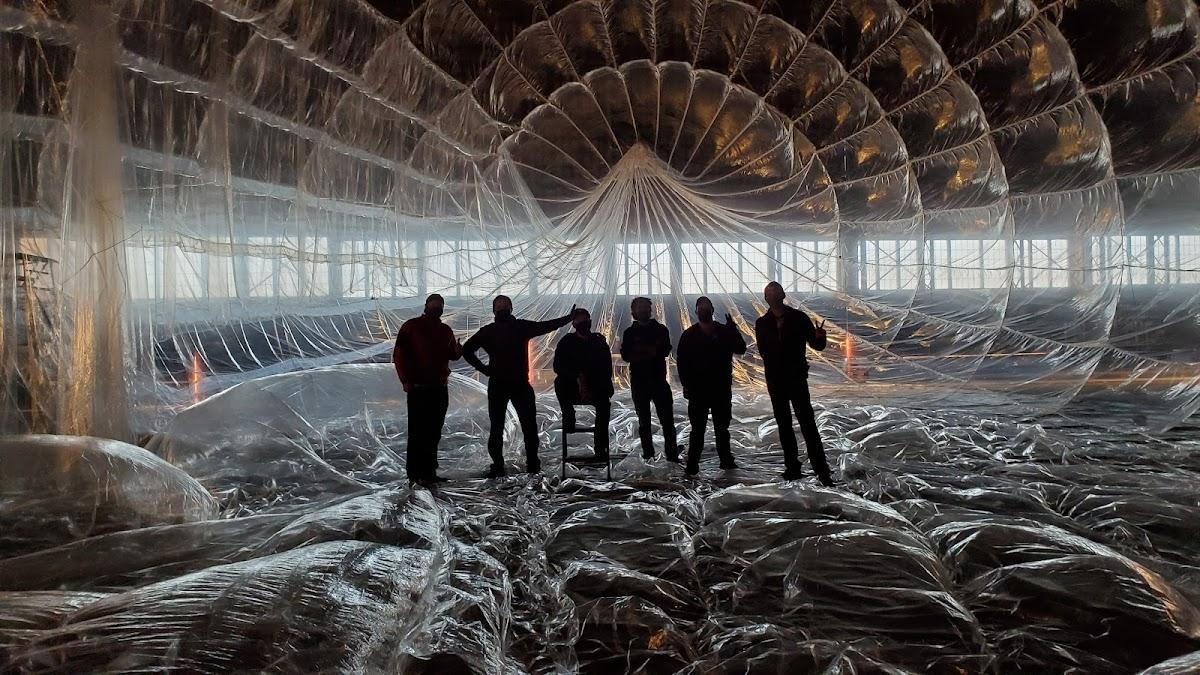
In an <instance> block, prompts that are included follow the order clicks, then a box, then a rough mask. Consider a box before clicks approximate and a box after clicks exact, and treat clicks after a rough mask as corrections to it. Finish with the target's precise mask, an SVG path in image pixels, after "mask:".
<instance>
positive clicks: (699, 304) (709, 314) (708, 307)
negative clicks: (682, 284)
mask: <svg viewBox="0 0 1200 675" xmlns="http://www.w3.org/2000/svg"><path fill="white" fill-rule="evenodd" d="M714 311H715V310H714V309H713V304H712V300H709V299H708V297H707V296H704V295H702V296H700V297H699V298H696V316H698V317H700V320H701V321H712V318H713V312H714Z"/></svg>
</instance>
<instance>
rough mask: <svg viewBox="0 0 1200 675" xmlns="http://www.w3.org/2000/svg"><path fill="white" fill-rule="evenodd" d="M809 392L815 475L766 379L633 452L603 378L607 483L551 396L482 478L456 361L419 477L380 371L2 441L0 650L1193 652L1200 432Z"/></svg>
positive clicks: (20, 661) (15, 668)
mask: <svg viewBox="0 0 1200 675" xmlns="http://www.w3.org/2000/svg"><path fill="white" fill-rule="evenodd" d="M816 398H817V400H818V404H817V405H818V421H819V423H820V427H821V430H822V435H823V437H824V438H825V439H826V442H827V445H828V452H829V455H830V461H831V463H832V464H833V466H834V472H835V476H836V477H838V478H839V480H840V483H841V484H840V485H839V486H838V487H837V488H834V489H827V488H823V487H821V486H820V485H819V484H818V483H817V482H816V480H815V478H813V477H812V476H811V475H809V476H808V477H806V478H805V479H803V480H799V481H792V482H783V481H782V479H781V476H780V474H781V471H782V458H781V454H780V450H779V446H778V440H777V434H776V430H775V426H774V422H773V420H772V419H771V417H770V415H769V407H768V406H767V404H766V400H765V398H764V397H761V396H757V395H755V396H739V397H738V399H737V400H736V401H735V409H734V418H735V419H734V424H733V442H734V448H735V454H736V456H737V461H738V464H739V467H738V468H737V469H736V470H731V471H722V470H720V469H718V467H717V466H716V464H717V460H716V456H715V452H714V451H713V450H712V442H711V437H710V440H709V444H708V449H707V450H706V454H705V459H704V462H703V463H702V470H701V475H700V476H699V477H697V478H689V477H686V476H684V474H683V470H682V467H681V466H679V465H676V464H669V463H667V462H665V461H664V460H663V459H662V458H661V438H659V450H660V457H659V459H657V460H654V461H651V462H648V463H647V462H644V461H643V460H642V459H641V457H640V452H639V450H638V447H637V435H636V421H635V419H634V417H633V413H632V409H631V405H630V403H629V400H628V394H627V393H626V394H618V397H617V399H616V402H615V407H614V415H613V423H612V428H613V434H614V438H613V441H614V460H613V461H614V463H613V466H612V474H613V480H612V481H607V480H605V471H604V467H603V465H600V466H596V465H587V464H583V463H575V462H572V463H571V465H570V466H568V467H567V471H566V474H567V478H566V479H565V480H562V479H560V477H559V476H560V468H561V466H560V464H559V460H558V456H559V453H560V451H561V450H560V445H559V436H558V422H557V418H558V411H557V405H556V403H555V402H554V400H553V397H552V395H550V396H542V397H540V398H539V401H538V405H539V418H540V419H539V422H540V426H541V429H542V458H543V472H542V473H541V474H536V475H529V474H524V473H521V469H522V468H523V467H522V463H521V460H520V459H519V458H520V457H521V455H522V452H521V450H520V438H519V433H518V432H517V429H516V424H515V420H510V423H509V428H508V431H507V433H506V446H507V452H508V456H509V457H510V458H512V461H511V462H510V463H509V467H508V468H509V472H510V475H509V477H508V478H504V479H500V480H483V479H481V478H479V476H480V475H481V474H482V473H483V472H484V471H485V470H486V468H487V465H488V460H487V456H486V452H485V450H484V447H483V439H484V436H485V434H484V431H485V429H486V408H485V406H484V405H483V402H484V394H483V390H482V388H481V387H480V385H478V383H475V382H473V381H469V380H465V379H462V378H458V377H455V379H454V380H453V382H452V385H451V415H450V417H449V419H448V421H447V427H446V433H445V435H444V437H443V441H442V445H441V448H442V452H441V455H440V463H441V464H440V473H441V474H443V475H444V476H446V477H448V478H450V480H449V481H448V482H446V483H443V484H441V485H439V486H438V487H436V488H434V489H433V490H427V489H424V488H419V487H417V488H410V487H408V484H407V481H406V480H405V476H404V471H403V465H404V462H403V459H404V428H405V418H404V406H403V400H402V394H400V393H399V389H398V386H397V385H396V383H395V380H394V375H392V374H391V373H390V366H387V365H379V366H375V365H372V366H343V367H339V368H335V369H328V370H321V371H310V372H306V373H299V374H289V375H281V376H276V377H272V378H267V379H264V380H259V381H254V382H248V383H245V384H243V385H240V386H238V387H235V388H233V389H231V390H229V391H227V392H225V393H223V394H221V395H219V396H216V397H213V398H211V399H209V400H207V401H205V402H204V403H202V404H200V405H197V406H194V407H192V408H189V409H187V410H185V411H183V412H182V413H180V414H179V415H177V416H176V417H175V418H174V419H173V420H172V421H171V422H170V423H169V424H168V425H167V426H166V427H165V428H164V429H163V430H162V431H161V432H160V433H159V434H158V435H157V436H155V438H154V439H153V440H152V441H151V442H150V443H149V446H148V447H149V449H150V450H151V451H152V452H153V453H154V455H153V456H152V455H150V454H149V453H147V452H145V451H142V450H140V449H137V448H134V447H132V446H125V445H123V444H116V443H111V442H108V443H106V442H98V441H94V440H82V439H69V438H61V437H60V438H55V437H40V438H39V439H36V440H33V439H26V440H6V441H3V442H2V443H0V462H3V466H4V467H5V468H4V472H3V473H4V478H3V484H4V502H3V504H0V519H2V521H3V522H0V671H3V672H88V671H147V670H154V671H159V670H176V671H188V672H228V671H232V670H243V671H245V670H252V671H259V670H270V671H288V672H345V671H367V672H409V673H413V672H428V673H458V672H464V673H465V672H477V673H522V672H538V673H549V672H581V673H709V672H712V673H806V672H817V673H907V672H912V673H925V672H934V673H975V672H997V673H1000V672H1003V673H1012V672H1030V673H1050V672H1080V673H1110V672H1111V673H1122V672H1128V673H1136V672H1139V671H1142V670H1143V669H1150V670H1149V671H1148V672H1154V673H1185V672H1196V671H1197V670H1198V669H1200V609H1197V608H1198V607H1200V490H1198V489H1197V487H1198V485H1200V440H1189V439H1188V434H1186V433H1177V434H1175V435H1174V436H1172V437H1169V438H1161V437H1160V438H1154V437H1150V436H1146V435H1141V434H1136V433H1133V432H1129V433H1119V432H1113V431H1111V430H1102V429H1099V428H1096V427H1091V426H1083V425H1071V424H1069V423H1067V422H1066V421H1063V420H1059V422H1060V423H1058V424H1049V423H1043V424H1041V425H1039V424H1034V423H1030V422H1020V421H1016V420H1011V419H1003V418H997V417H996V416H991V415H986V414H984V413H981V408H980V407H975V408H972V409H971V411H970V412H968V411H967V408H968V406H965V405H964V406H963V408H962V409H960V410H947V411H944V412H930V411H918V410H917V408H915V407H911V406H905V407H902V406H888V405H856V404H854V403H852V402H848V401H841V400H831V399H827V398H825V399H823V398H821V397H820V395H819V394H818V396H817V397H816ZM982 410H984V411H986V408H982ZM676 417H677V419H678V422H679V425H680V431H681V440H683V441H686V437H687V431H688V427H687V423H686V417H685V416H684V415H683V410H682V405H681V404H679V402H677V411H676ZM579 438H582V437H579ZM586 454H588V452H587V447H586V446H580V447H578V448H573V449H572V455H580V456H583V455H586ZM162 460H165V461H162Z"/></svg>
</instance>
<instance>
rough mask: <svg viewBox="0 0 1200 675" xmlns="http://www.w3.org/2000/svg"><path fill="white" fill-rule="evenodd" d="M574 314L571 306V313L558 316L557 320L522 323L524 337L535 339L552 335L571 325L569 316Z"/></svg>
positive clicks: (573, 308)
mask: <svg viewBox="0 0 1200 675" xmlns="http://www.w3.org/2000/svg"><path fill="white" fill-rule="evenodd" d="M574 313H575V305H571V311H570V312H568V313H567V315H566V316H560V317H558V318H557V319H547V320H546V321H525V320H522V321H524V323H523V325H522V328H524V329H525V330H524V333H525V337H527V338H535V337H538V336H539V335H545V334H546V333H553V332H554V331H556V330H558V329H559V328H562V327H563V326H565V325H567V324H569V323H571V315H572V314H574Z"/></svg>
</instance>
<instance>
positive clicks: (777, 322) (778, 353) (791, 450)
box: [754, 281, 833, 486]
mask: <svg viewBox="0 0 1200 675" xmlns="http://www.w3.org/2000/svg"><path fill="white" fill-rule="evenodd" d="M786 298H787V294H785V293H784V292H783V286H781V285H780V284H779V282H778V281H772V282H771V283H769V284H767V287H766V289H765V290H764V291H763V300H766V302H767V306H768V307H769V309H768V310H767V313H766V314H763V315H762V316H761V317H759V319H758V321H756V322H754V337H755V341H756V342H757V343H758V353H759V354H760V355H761V356H762V360H763V367H764V369H765V370H766V376H767V393H768V394H770V395H771V408H772V410H773V411H774V413H775V422H776V423H778V425H779V442H780V444H781V445H783V460H784V465H785V467H786V470H785V471H784V473H783V477H784V479H786V480H795V479H797V478H800V477H801V476H802V475H804V473H803V471H801V469H800V456H799V449H798V448H797V446H796V430H795V429H794V428H793V426H792V409H793V408H794V409H795V411H796V418H797V419H798V420H799V421H800V433H801V434H803V435H804V447H805V449H806V450H808V461H809V462H811V463H812V467H813V471H814V472H815V473H816V474H817V478H819V479H820V480H821V484H822V485H826V486H831V485H833V478H832V477H831V476H830V475H829V463H828V462H827V461H826V460H825V448H824V446H822V445H821V434H820V432H818V431H817V420H816V418H815V417H814V415H813V408H812V400H811V399H810V397H809V393H808V356H807V354H806V353H805V350H806V349H807V348H808V347H812V348H813V349H815V350H817V351H822V350H824V349H825V345H826V344H827V342H828V340H827V336H826V334H825V322H824V321H822V322H821V325H820V326H814V325H813V322H812V320H811V319H809V318H808V315H807V314H805V313H804V312H801V311H800V310H798V309H795V308H793V307H788V306H787V305H785V304H783V301H784V299H786Z"/></svg>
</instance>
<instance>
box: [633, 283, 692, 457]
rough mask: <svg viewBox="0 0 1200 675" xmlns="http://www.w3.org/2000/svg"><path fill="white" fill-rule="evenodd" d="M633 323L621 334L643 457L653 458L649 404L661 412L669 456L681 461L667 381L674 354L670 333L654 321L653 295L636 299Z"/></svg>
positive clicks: (652, 435)
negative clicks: (672, 353) (669, 360)
mask: <svg viewBox="0 0 1200 675" xmlns="http://www.w3.org/2000/svg"><path fill="white" fill-rule="evenodd" d="M630 309H631V310H632V312H633V318H634V322H633V325H631V326H630V327H629V328H626V329H625V334H624V335H622V336H621V358H622V359H623V360H624V361H626V362H627V363H628V364H629V389H630V393H631V394H632V395H633V409H634V410H635V411H636V412H637V418H638V436H640V437H641V439H642V458H643V459H652V458H653V457H654V431H653V429H652V428H651V426H650V403H651V402H653V403H654V408H655V409H656V410H657V411H658V423H659V424H661V425H662V430H663V441H664V442H665V444H666V448H664V450H665V451H666V455H667V459H669V460H670V461H672V462H678V461H679V446H678V444H677V442H676V440H675V405H674V401H673V400H672V395H671V385H670V383H668V382H667V357H668V356H670V355H671V334H670V332H668V331H667V327H666V326H664V325H662V324H661V323H659V322H657V321H655V320H654V317H653V312H654V305H653V304H652V303H651V302H650V298H634V299H633V303H632V304H631V305H630Z"/></svg>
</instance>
